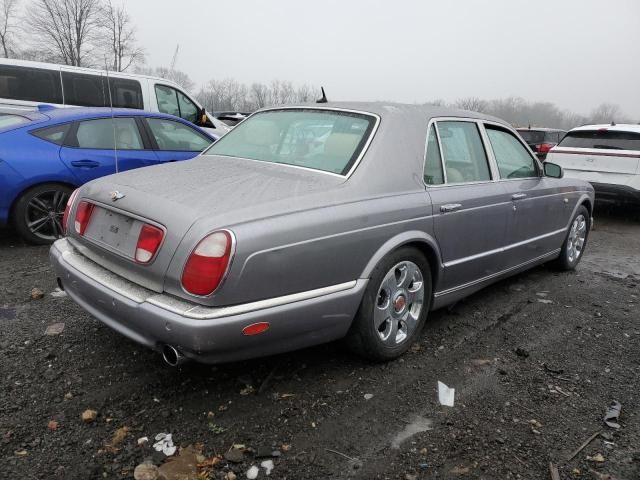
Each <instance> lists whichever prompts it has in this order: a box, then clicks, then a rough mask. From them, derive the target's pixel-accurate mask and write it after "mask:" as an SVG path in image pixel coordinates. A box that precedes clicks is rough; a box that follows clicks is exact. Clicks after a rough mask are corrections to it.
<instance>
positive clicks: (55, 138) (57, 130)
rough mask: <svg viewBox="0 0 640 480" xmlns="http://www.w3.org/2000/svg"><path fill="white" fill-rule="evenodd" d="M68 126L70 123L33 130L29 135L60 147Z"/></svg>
mask: <svg viewBox="0 0 640 480" xmlns="http://www.w3.org/2000/svg"><path fill="white" fill-rule="evenodd" d="M70 126H71V124H70V123H65V124H64V125H56V126H54V127H47V128H40V129H39V130H35V131H33V132H31V133H32V134H33V135H35V136H36V137H38V138H41V139H42V140H46V141H48V142H52V143H55V144H56V145H62V142H63V141H64V137H65V136H66V135H67V132H68V131H69V127H70Z"/></svg>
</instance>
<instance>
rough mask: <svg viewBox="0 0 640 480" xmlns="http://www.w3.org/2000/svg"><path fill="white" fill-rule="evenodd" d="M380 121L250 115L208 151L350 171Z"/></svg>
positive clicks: (309, 114) (315, 114) (300, 113)
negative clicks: (376, 123)
mask: <svg viewBox="0 0 640 480" xmlns="http://www.w3.org/2000/svg"><path fill="white" fill-rule="evenodd" d="M374 125H375V117H373V116H372V115H366V114H360V113H352V112H344V111H338V110H322V109H304V108H301V109H283V110H269V111H266V112H261V113H257V114H255V115H253V116H252V117H250V118H248V119H247V120H245V121H244V122H242V123H241V124H240V125H238V126H237V127H236V128H235V129H233V130H232V131H231V132H229V133H227V134H226V135H225V136H224V137H222V138H221V139H220V140H218V142H217V143H214V144H213V145H212V146H211V147H210V148H209V149H208V150H207V151H206V152H205V153H206V154H208V155H225V156H230V157H240V158H248V159H252V160H260V161H264V162H270V163H284V164H286V165H295V166H300V167H306V168H312V169H314V170H321V171H324V172H330V173H337V174H339V175H346V174H347V173H348V172H349V170H350V169H351V167H352V166H353V165H354V163H355V162H356V159H357V158H358V157H359V155H360V152H362V149H363V148H364V146H365V144H366V143H367V140H368V139H369V137H370V136H371V133H372V131H373V127H374Z"/></svg>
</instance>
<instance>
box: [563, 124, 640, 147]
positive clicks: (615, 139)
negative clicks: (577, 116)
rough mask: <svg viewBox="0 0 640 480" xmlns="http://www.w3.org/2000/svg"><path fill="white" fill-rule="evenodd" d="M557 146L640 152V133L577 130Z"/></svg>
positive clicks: (569, 133)
mask: <svg viewBox="0 0 640 480" xmlns="http://www.w3.org/2000/svg"><path fill="white" fill-rule="evenodd" d="M559 146H561V147H573V148H605V149H611V150H636V151H637V150H640V133H634V132H616V131H611V130H607V129H602V130H577V131H574V132H568V133H567V134H566V135H565V137H564V138H563V139H562V141H561V142H560V145H559Z"/></svg>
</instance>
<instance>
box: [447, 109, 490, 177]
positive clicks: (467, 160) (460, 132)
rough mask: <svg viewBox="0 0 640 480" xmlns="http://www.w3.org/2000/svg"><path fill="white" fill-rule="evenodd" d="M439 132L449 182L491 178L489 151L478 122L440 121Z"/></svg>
mask: <svg viewBox="0 0 640 480" xmlns="http://www.w3.org/2000/svg"><path fill="white" fill-rule="evenodd" d="M438 134H439V136H440V143H441V144H442V156H443V157H444V168H445V171H446V174H447V183H467V182H482V181H488V180H491V173H490V171H489V162H488V161H487V154H486V152H485V150H484V146H483V144H482V138H481V137H480V132H479V131H478V126H477V125H476V123H475V122H458V121H440V122H438Z"/></svg>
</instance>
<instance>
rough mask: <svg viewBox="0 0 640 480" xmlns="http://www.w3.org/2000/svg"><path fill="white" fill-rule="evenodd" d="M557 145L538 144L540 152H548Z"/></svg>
mask: <svg viewBox="0 0 640 480" xmlns="http://www.w3.org/2000/svg"><path fill="white" fill-rule="evenodd" d="M555 146H556V145H555V144H554V143H542V144H540V145H538V153H548V152H549V150H551V149H552V148H553V147H555Z"/></svg>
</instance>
